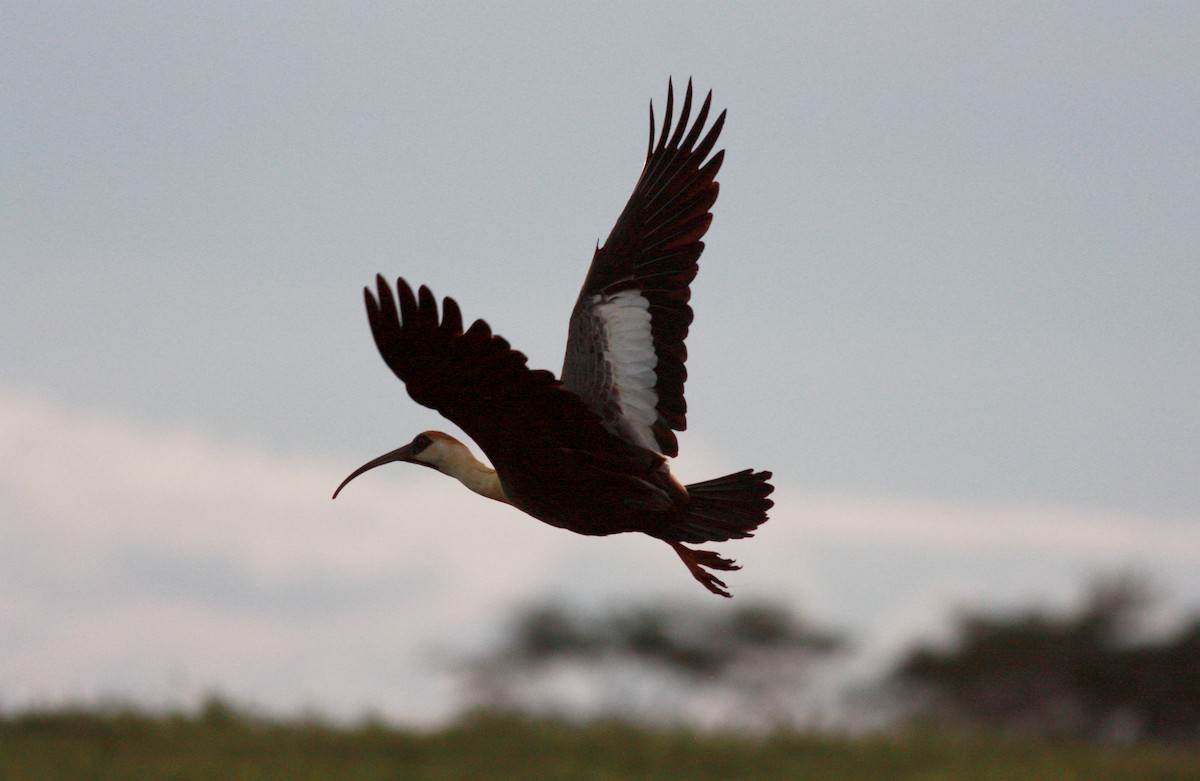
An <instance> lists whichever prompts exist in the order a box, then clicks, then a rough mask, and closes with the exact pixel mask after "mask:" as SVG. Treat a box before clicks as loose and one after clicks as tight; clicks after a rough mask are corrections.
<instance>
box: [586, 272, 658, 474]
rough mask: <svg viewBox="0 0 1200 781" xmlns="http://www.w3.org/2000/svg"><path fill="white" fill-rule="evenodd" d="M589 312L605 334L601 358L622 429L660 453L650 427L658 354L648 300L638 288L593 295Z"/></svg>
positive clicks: (654, 417) (653, 416) (654, 415)
mask: <svg viewBox="0 0 1200 781" xmlns="http://www.w3.org/2000/svg"><path fill="white" fill-rule="evenodd" d="M592 312H594V313H595V316H596V317H597V318H598V319H599V320H600V324H601V327H602V329H603V333H604V360H605V361H606V362H607V363H608V365H609V368H610V370H611V372H612V382H613V387H612V394H613V397H614V398H615V400H616V401H617V403H618V405H619V406H620V412H621V423H620V425H621V428H622V429H623V430H624V432H625V434H626V435H627V436H628V437H629V439H630V440H632V441H633V442H635V443H637V444H638V445H641V446H642V447H644V448H646V449H648V450H653V451H654V452H655V453H659V452H661V451H660V450H659V447H658V441H657V440H656V439H655V438H654V432H653V430H652V429H651V426H653V425H654V422H655V421H656V420H658V393H657V392H656V391H655V390H654V385H655V383H656V382H657V381H658V376H657V375H656V374H655V373H654V368H655V367H656V366H657V365H658V355H657V354H655V352H654V338H653V336H652V335H651V333H650V302H649V301H647V300H646V299H645V297H643V296H642V293H641V291H640V290H622V291H620V292H619V293H614V294H612V295H608V296H605V295H596V296H593V297H592Z"/></svg>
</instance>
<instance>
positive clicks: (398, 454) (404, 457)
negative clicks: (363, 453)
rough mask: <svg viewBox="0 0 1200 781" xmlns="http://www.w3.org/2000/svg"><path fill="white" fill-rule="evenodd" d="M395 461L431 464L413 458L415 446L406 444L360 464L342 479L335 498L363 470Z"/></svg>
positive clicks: (366, 470) (334, 496)
mask: <svg viewBox="0 0 1200 781" xmlns="http://www.w3.org/2000/svg"><path fill="white" fill-rule="evenodd" d="M393 461H407V462H409V463H412V464H421V466H429V464H423V463H421V462H420V461H417V460H416V459H414V458H413V446H412V443H409V444H407V445H405V446H404V447H401V448H397V449H396V450H393V451H392V452H390V453H384V454H383V455H381V456H380V457H379V458H376V459H374V460H371V461H368V462H367V463H365V464H363V465H362V466H360V467H359V468H358V469H355V470H354V471H353V472H351V473H350V476H349V477H347V478H346V479H345V480H343V481H342V484H341V485H339V486H338V487H337V490H336V491H334V492H333V498H334V499H336V498H337V496H338V494H340V493H341V492H342V489H343V488H345V487H346V483H349V482H350V481H351V480H353V479H354V478H356V477H358V476H359V475H361V474H362V473H363V472H368V471H370V470H372V469H374V468H375V467H377V466H383V465H384V464H390V463H392V462H393Z"/></svg>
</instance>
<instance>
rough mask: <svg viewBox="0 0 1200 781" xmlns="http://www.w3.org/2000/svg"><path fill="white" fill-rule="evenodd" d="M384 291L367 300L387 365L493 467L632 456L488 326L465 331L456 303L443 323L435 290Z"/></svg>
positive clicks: (399, 284) (448, 306) (445, 309)
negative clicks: (566, 453)
mask: <svg viewBox="0 0 1200 781" xmlns="http://www.w3.org/2000/svg"><path fill="white" fill-rule="evenodd" d="M376 284H377V287H378V297H376V295H374V294H372V292H371V290H370V288H366V289H365V290H364V291H363V293H364V298H365V299H366V304H367V317H368V319H369V320H370V323H371V333H372V334H373V335H374V337H375V345H376V346H377V347H378V348H379V353H380V355H382V356H383V360H384V361H385V362H386V363H387V365H388V366H389V367H390V368H391V370H392V371H393V372H395V373H396V376H397V377H399V378H400V379H401V380H402V381H403V382H404V384H405V387H406V388H407V389H408V394H409V395H410V396H412V398H413V400H414V401H416V402H417V403H418V404H423V405H425V406H426V407H432V408H433V409H435V410H437V411H438V412H440V413H441V414H442V415H443V416H445V417H446V418H447V419H449V420H451V421H453V422H454V423H456V424H457V425H458V426H459V427H460V428H461V429H462V430H463V431H465V432H466V433H467V435H468V436H470V437H471V439H473V440H475V442H476V443H477V444H478V445H479V447H480V448H482V449H483V451H484V452H485V453H487V454H488V457H489V458H491V459H492V463H493V464H499V463H500V462H501V461H506V460H512V459H514V458H516V459H518V460H519V459H522V458H530V457H536V456H537V454H542V455H543V456H545V457H554V455H555V453H557V452H559V450H560V449H562V448H569V449H572V450H577V451H579V452H582V453H588V454H596V456H595V457H596V459H597V460H600V461H603V460H605V459H606V458H621V457H623V456H626V455H627V452H623V450H624V449H623V448H622V447H621V445H622V444H623V443H621V442H620V441H618V440H616V439H615V438H614V437H613V436H612V435H611V434H610V433H609V432H608V430H607V429H605V427H604V426H603V425H602V424H601V422H600V419H599V418H598V417H596V415H595V414H593V413H592V412H591V411H590V410H589V409H588V408H587V407H586V406H585V405H584V404H583V402H582V401H581V400H580V399H579V397H577V396H576V395H575V394H574V393H571V392H570V391H568V390H567V389H565V388H564V387H563V386H562V384H561V383H559V382H558V380H556V379H555V378H554V375H553V374H551V373H550V372H548V371H544V370H532V369H530V368H529V367H528V366H527V365H526V363H527V359H526V358H525V356H524V355H523V354H522V353H520V352H517V351H516V350H514V349H512V347H510V346H509V344H508V342H507V341H506V340H505V339H504V338H503V337H500V336H497V335H495V334H493V333H492V330H491V328H489V327H488V324H487V323H485V322H484V321H482V320H476V321H475V322H474V323H472V324H471V326H470V328H467V329H466V330H465V331H464V330H463V319H462V313H461V312H460V310H459V308H458V304H457V303H456V302H455V301H454V299H452V298H446V299H443V301H442V312H441V317H440V319H439V317H438V306H437V301H436V299H435V298H434V296H433V293H432V292H430V290H429V288H427V287H425V286H421V288H420V290H419V291H418V292H417V294H415V295H414V294H413V290H412V288H411V287H409V285H408V283H406V282H405V281H404V280H403V279H397V280H396V297H395V298H394V297H393V296H392V291H391V288H389V287H388V284H387V282H386V281H385V280H384V278H383V277H382V276H379V277H377V278H376ZM397 298H398V299H399V306H397ZM614 445H615V447H614Z"/></svg>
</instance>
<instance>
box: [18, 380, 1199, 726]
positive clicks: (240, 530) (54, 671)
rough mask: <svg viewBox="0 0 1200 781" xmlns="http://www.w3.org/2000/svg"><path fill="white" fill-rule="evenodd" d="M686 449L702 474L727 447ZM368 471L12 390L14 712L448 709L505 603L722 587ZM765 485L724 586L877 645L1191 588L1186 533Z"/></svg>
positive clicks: (1144, 523)
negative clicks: (786, 603) (1054, 601)
mask: <svg viewBox="0 0 1200 781" xmlns="http://www.w3.org/2000/svg"><path fill="white" fill-rule="evenodd" d="M691 449H692V450H695V451H696V452H695V454H694V455H693V456H692V457H691V458H690V459H689V462H688V464H689V466H690V465H696V464H700V465H703V466H704V468H705V469H709V468H710V467H711V466H712V465H713V463H715V459H713V458H711V457H708V456H706V454H705V451H704V448H702V447H701V448H696V447H692V448H691ZM371 455H373V454H371V453H364V456H363V460H366V459H367V458H368V457H370V456H371ZM354 466H357V464H346V463H340V462H333V461H322V460H318V459H301V458H289V457H284V456H278V455H274V454H271V453H269V452H267V451H265V450H262V449H259V448H255V447H251V446H247V445H244V444H231V443H227V442H219V441H216V440H214V439H212V438H211V437H208V436H205V435H204V434H203V433H198V432H195V431H182V430H174V431H157V430H152V429H149V428H146V427H143V426H139V425H136V424H132V423H129V422H126V421H120V420H106V419H104V418H101V417H98V416H95V415H90V414H86V413H79V412H72V411H67V410H62V409H57V408H54V407H52V406H49V405H47V404H45V403H44V402H42V401H39V400H38V399H36V398H32V397H29V396H23V395H21V394H19V393H15V392H11V391H4V390H0V531H2V534H3V539H4V540H5V543H4V547H3V550H2V551H0V563H2V566H0V692H2V693H3V694H2V696H3V699H2V700H0V704H3V705H5V706H7V707H16V706H19V705H20V704H22V703H28V702H30V701H54V700H61V699H69V698H87V697H95V696H101V695H115V696H125V697H132V698H136V699H138V700H140V701H142V702H146V703H150V704H160V705H164V704H165V705H170V704H181V703H185V702H190V701H191V700H192V699H194V697H196V696H197V695H198V694H199V693H200V692H203V691H204V690H206V689H209V688H216V689H220V690H221V691H224V692H227V693H229V694H230V695H232V696H234V697H235V698H239V699H243V700H248V701H251V702H254V703H257V704H259V705H261V706H264V707H267V708H270V709H273V710H288V709H294V708H298V707H304V706H316V707H319V708H321V709H323V710H325V711H327V712H331V713H334V714H339V715H346V716H350V715H354V714H356V713H359V712H361V711H363V710H364V709H367V708H373V709H376V710H379V711H381V712H383V713H385V714H387V715H390V716H393V717H396V718H401V719H405V720H410V721H412V720H416V721H420V720H428V719H432V718H436V717H438V716H440V715H442V714H444V713H446V712H447V709H448V708H449V707H450V705H451V696H450V695H451V691H450V689H449V681H448V679H447V677H446V676H445V671H444V670H443V669H442V668H441V667H440V666H439V664H438V663H439V661H444V660H445V658H446V654H447V653H448V652H450V651H453V650H454V649H461V648H464V647H469V646H472V645H478V644H480V643H482V642H484V641H485V640H486V638H487V636H488V633H489V632H491V631H494V630H495V628H496V622H497V620H498V619H501V618H503V617H504V616H505V615H506V613H507V611H508V610H510V609H511V608H512V607H514V606H516V605H519V604H522V603H525V602H527V601H530V600H533V599H538V598H544V597H546V596H547V595H556V596H559V597H563V598H571V599H579V600H588V601H605V600H611V601H616V600H631V599H638V598H647V597H654V596H657V595H666V594H678V595H682V596H685V597H688V598H692V599H696V600H701V599H705V598H707V595H705V594H703V593H702V592H700V591H699V587H698V586H697V585H696V584H695V583H694V582H692V581H691V580H690V578H688V577H687V574H686V572H685V571H684V569H683V567H682V566H681V565H680V564H679V562H678V561H677V560H676V559H675V556H674V554H673V553H672V552H671V551H670V550H669V549H668V548H667V547H666V546H663V545H660V544H657V543H651V542H650V541H648V540H646V539H645V538H642V537H640V536H633V535H622V536H618V537H614V538H602V539H597V538H584V537H580V536H576V535H571V534H568V533H565V532H562V531H561V530H558V529H553V528H550V527H548V526H545V525H542V524H538V523H535V522H532V521H530V519H528V518H525V517H524V516H522V515H520V514H518V513H517V512H515V511H514V510H512V509H510V508H506V507H503V506H500V505H498V504H494V503H491V502H488V501H484V500H481V499H480V498H479V497H476V496H474V495H473V494H470V493H468V492H466V491H463V490H462V489H461V488H460V487H459V486H457V485H455V484H454V483H453V482H451V481H448V480H446V479H444V478H442V477H440V476H439V475H436V474H434V473H432V472H429V471H426V470H417V469H405V468H403V467H400V466H397V467H396V468H394V469H385V470H379V471H376V472H372V473H371V475H370V476H369V477H365V478H362V479H360V480H358V481H356V482H355V483H354V484H353V485H352V486H351V487H350V488H348V489H347V490H346V491H345V492H344V493H343V494H342V495H341V496H340V497H339V498H338V500H337V501H336V502H332V501H330V498H329V497H330V493H331V491H332V488H333V487H334V486H335V485H336V484H337V482H338V480H340V479H341V477H342V476H343V475H344V474H345V473H347V472H348V471H349V470H350V469H352V468H353V467H354ZM681 471H684V472H685V476H686V477H689V478H696V477H698V476H701V475H693V474H691V472H692V471H693V470H692V469H690V468H689V469H686V470H681ZM776 498H777V499H778V505H777V510H776V513H775V517H774V518H773V520H772V522H771V523H770V524H769V525H767V526H766V527H764V528H763V529H762V531H761V532H760V534H759V535H758V537H757V538H756V539H755V540H753V541H750V542H744V543H732V544H725V545H722V546H720V550H722V552H725V553H727V554H730V555H733V556H735V557H736V558H738V559H739V561H740V562H741V563H743V564H744V565H745V567H746V569H744V570H743V571H741V572H738V573H734V574H733V577H731V578H730V579H729V580H730V583H731V585H732V586H733V587H734V589H735V591H737V592H738V593H739V594H741V595H746V596H758V597H774V598H780V597H782V598H786V599H794V600H796V601H798V602H800V603H802V607H806V608H811V611H812V612H814V613H815V614H816V615H818V616H819V617H820V618H822V619H823V620H825V621H830V622H834V623H840V624H843V625H849V626H850V627H851V628H854V629H857V630H859V631H860V632H861V631H865V630H866V629H867V628H870V627H874V628H876V629H877V630H878V631H880V632H881V633H882V637H880V638H878V639H877V640H876V641H875V642H874V646H875V647H876V648H877V649H878V648H888V649H892V650H894V649H895V648H897V647H899V644H900V643H901V641H903V640H906V639H907V638H908V637H911V635H912V633H913V632H914V631H918V630H920V631H925V630H928V629H929V628H930V627H931V626H932V625H933V624H934V623H935V621H936V619H937V618H938V614H939V613H940V612H941V611H942V610H943V609H944V607H945V606H946V605H948V604H951V603H952V602H953V601H954V600H955V599H959V600H961V599H967V598H972V597H986V598H1010V599H1011V598H1013V597H1014V596H1022V595H1028V594H1036V593H1044V592H1045V591H1046V590H1047V589H1050V590H1055V589H1057V590H1059V591H1060V592H1061V590H1062V589H1063V588H1065V587H1068V586H1070V585H1072V584H1077V579H1078V575H1079V574H1080V572H1085V571H1087V570H1088V569H1089V568H1091V569H1092V570H1102V569H1104V568H1106V567H1111V566H1118V565H1123V564H1128V563H1133V564H1135V565H1137V564H1145V565H1152V564H1153V565H1162V566H1156V569H1157V570H1158V571H1159V572H1166V573H1167V574H1168V576H1169V575H1170V574H1171V573H1172V572H1174V573H1176V574H1177V575H1178V577H1177V578H1176V581H1177V582H1178V583H1187V584H1188V586H1187V587H1189V588H1194V589H1195V590H1194V591H1192V592H1190V593H1191V595H1192V596H1195V594H1196V591H1200V584H1197V583H1195V582H1194V581H1192V580H1189V577H1191V576H1189V575H1187V574H1186V573H1187V572H1190V569H1191V567H1190V566H1189V564H1190V563H1192V562H1194V561H1195V560H1196V559H1197V558H1198V557H1200V530H1198V529H1197V528H1196V527H1195V526H1194V525H1186V524H1182V523H1164V522H1161V521H1151V520H1148V519H1138V518H1122V517H1115V516H1108V515H1104V514H1099V513H1079V512H1070V511H1063V510H1045V509H1040V508H1032V507H1031V508H995V507H990V508H989V507H982V508H981V507H972V506H965V505H964V506H956V505H948V504H944V503H934V502H913V501H898V500H881V499H862V498H855V497H838V496H819V495H807V494H803V493H799V492H796V491H794V490H791V489H790V488H789V487H787V486H783V487H781V488H780V490H779V492H778V494H777V497H776ZM1014 561H1015V562H1017V563H1016V564H1013V562H1014ZM1179 573H1185V574H1179ZM860 639H861V638H860Z"/></svg>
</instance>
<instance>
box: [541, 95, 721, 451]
mask: <svg viewBox="0 0 1200 781" xmlns="http://www.w3.org/2000/svg"><path fill="white" fill-rule="evenodd" d="M673 103H674V89H673V87H672V86H671V85H670V84H669V83H668V87H667V110H666V114H665V116H664V119H663V127H662V133H661V135H659V137H658V143H657V145H656V144H655V140H654V106H653V104H651V106H650V142H649V144H648V147H647V151H646V164H645V167H644V168H643V169H642V175H641V177H640V178H639V179H638V182H637V185H636V186H635V187H634V189H633V195H632V196H631V197H630V199H629V203H628V204H627V205H626V206H625V211H623V212H622V213H621V216H620V218H618V219H617V224H616V226H614V227H613V230H612V233H610V234H609V236H608V239H606V240H605V242H604V246H602V247H599V248H597V250H596V254H595V257H594V258H593V259H592V266H591V268H590V269H589V270H588V275H587V279H586V280H585V281H584V283H583V289H582V290H581V291H580V293H579V300H578V301H576V303H575V309H574V311H573V312H572V313H571V324H570V330H569V333H568V337H567V354H566V359H565V360H564V362H563V375H562V382H563V385H564V386H566V387H567V388H568V389H570V390H571V391H574V392H575V393H577V394H578V395H579V396H580V398H582V399H583V400H584V402H585V403H586V404H587V405H588V407H589V408H591V409H592V411H593V412H595V413H596V414H597V415H599V416H600V418H601V419H602V420H603V421H604V425H605V426H607V427H608V428H609V430H610V431H613V432H614V433H616V434H617V435H618V436H620V437H622V438H623V439H625V440H626V441H628V442H631V443H633V444H636V445H640V446H641V447H644V448H647V449H649V450H653V451H655V452H658V453H662V454H664V455H668V456H674V455H676V454H677V453H678V452H679V444H678V442H677V441H676V439H675V433H674V431H683V430H684V429H685V428H687V404H686V402H685V401H684V398H683V384H684V381H685V380H686V379H687V370H686V369H685V368H684V362H685V361H686V360H687V349H686V348H685V347H684V339H685V338H686V337H687V332H688V326H689V325H691V322H692V309H691V307H690V306H688V299H689V298H690V297H691V290H690V288H689V285H690V284H691V282H692V280H693V279H694V278H695V276H696V270H697V265H696V261H697V259H699V257H700V253H701V252H702V251H703V250H704V243H703V242H702V241H700V239H701V237H703V236H704V234H705V232H706V231H707V230H708V226H709V224H710V223H711V222H712V213H711V212H710V211H709V209H711V208H712V205H713V203H714V202H715V201H716V200H717V189H718V187H717V183H716V182H715V181H713V180H714V178H715V177H716V175H717V171H718V169H720V167H721V161H722V160H723V159H724V157H725V152H724V150H722V151H720V152H717V153H716V154H715V155H713V156H712V158H711V159H709V160H708V161H707V162H705V158H706V157H707V156H708V154H709V152H711V151H712V148H713V145H714V144H716V142H717V136H718V135H719V134H720V132H721V127H722V126H723V125H724V124H725V112H724V111H722V112H721V114H720V116H718V117H717V119H716V121H715V122H714V123H713V125H712V127H711V129H709V131H708V133H707V134H705V136H704V138H703V139H702V140H700V133H701V131H702V130H703V128H704V123H705V121H706V120H707V119H708V112H709V107H710V105H711V103H712V92H709V93H708V96H707V97H706V98H705V99H704V105H703V106H701V107H700V113H699V114H698V115H697V116H696V120H695V122H694V123H692V125H691V129H690V130H688V118H689V115H690V113H691V109H692V83H691V81H690V80H689V81H688V87H687V95H686V96H685V97H684V101H683V108H682V110H681V111H680V114H679V120H678V123H677V124H676V126H675V130H674V133H672V132H671V125H672V112H673ZM698 140H699V143H697V141H698ZM673 430H674V431H673Z"/></svg>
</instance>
